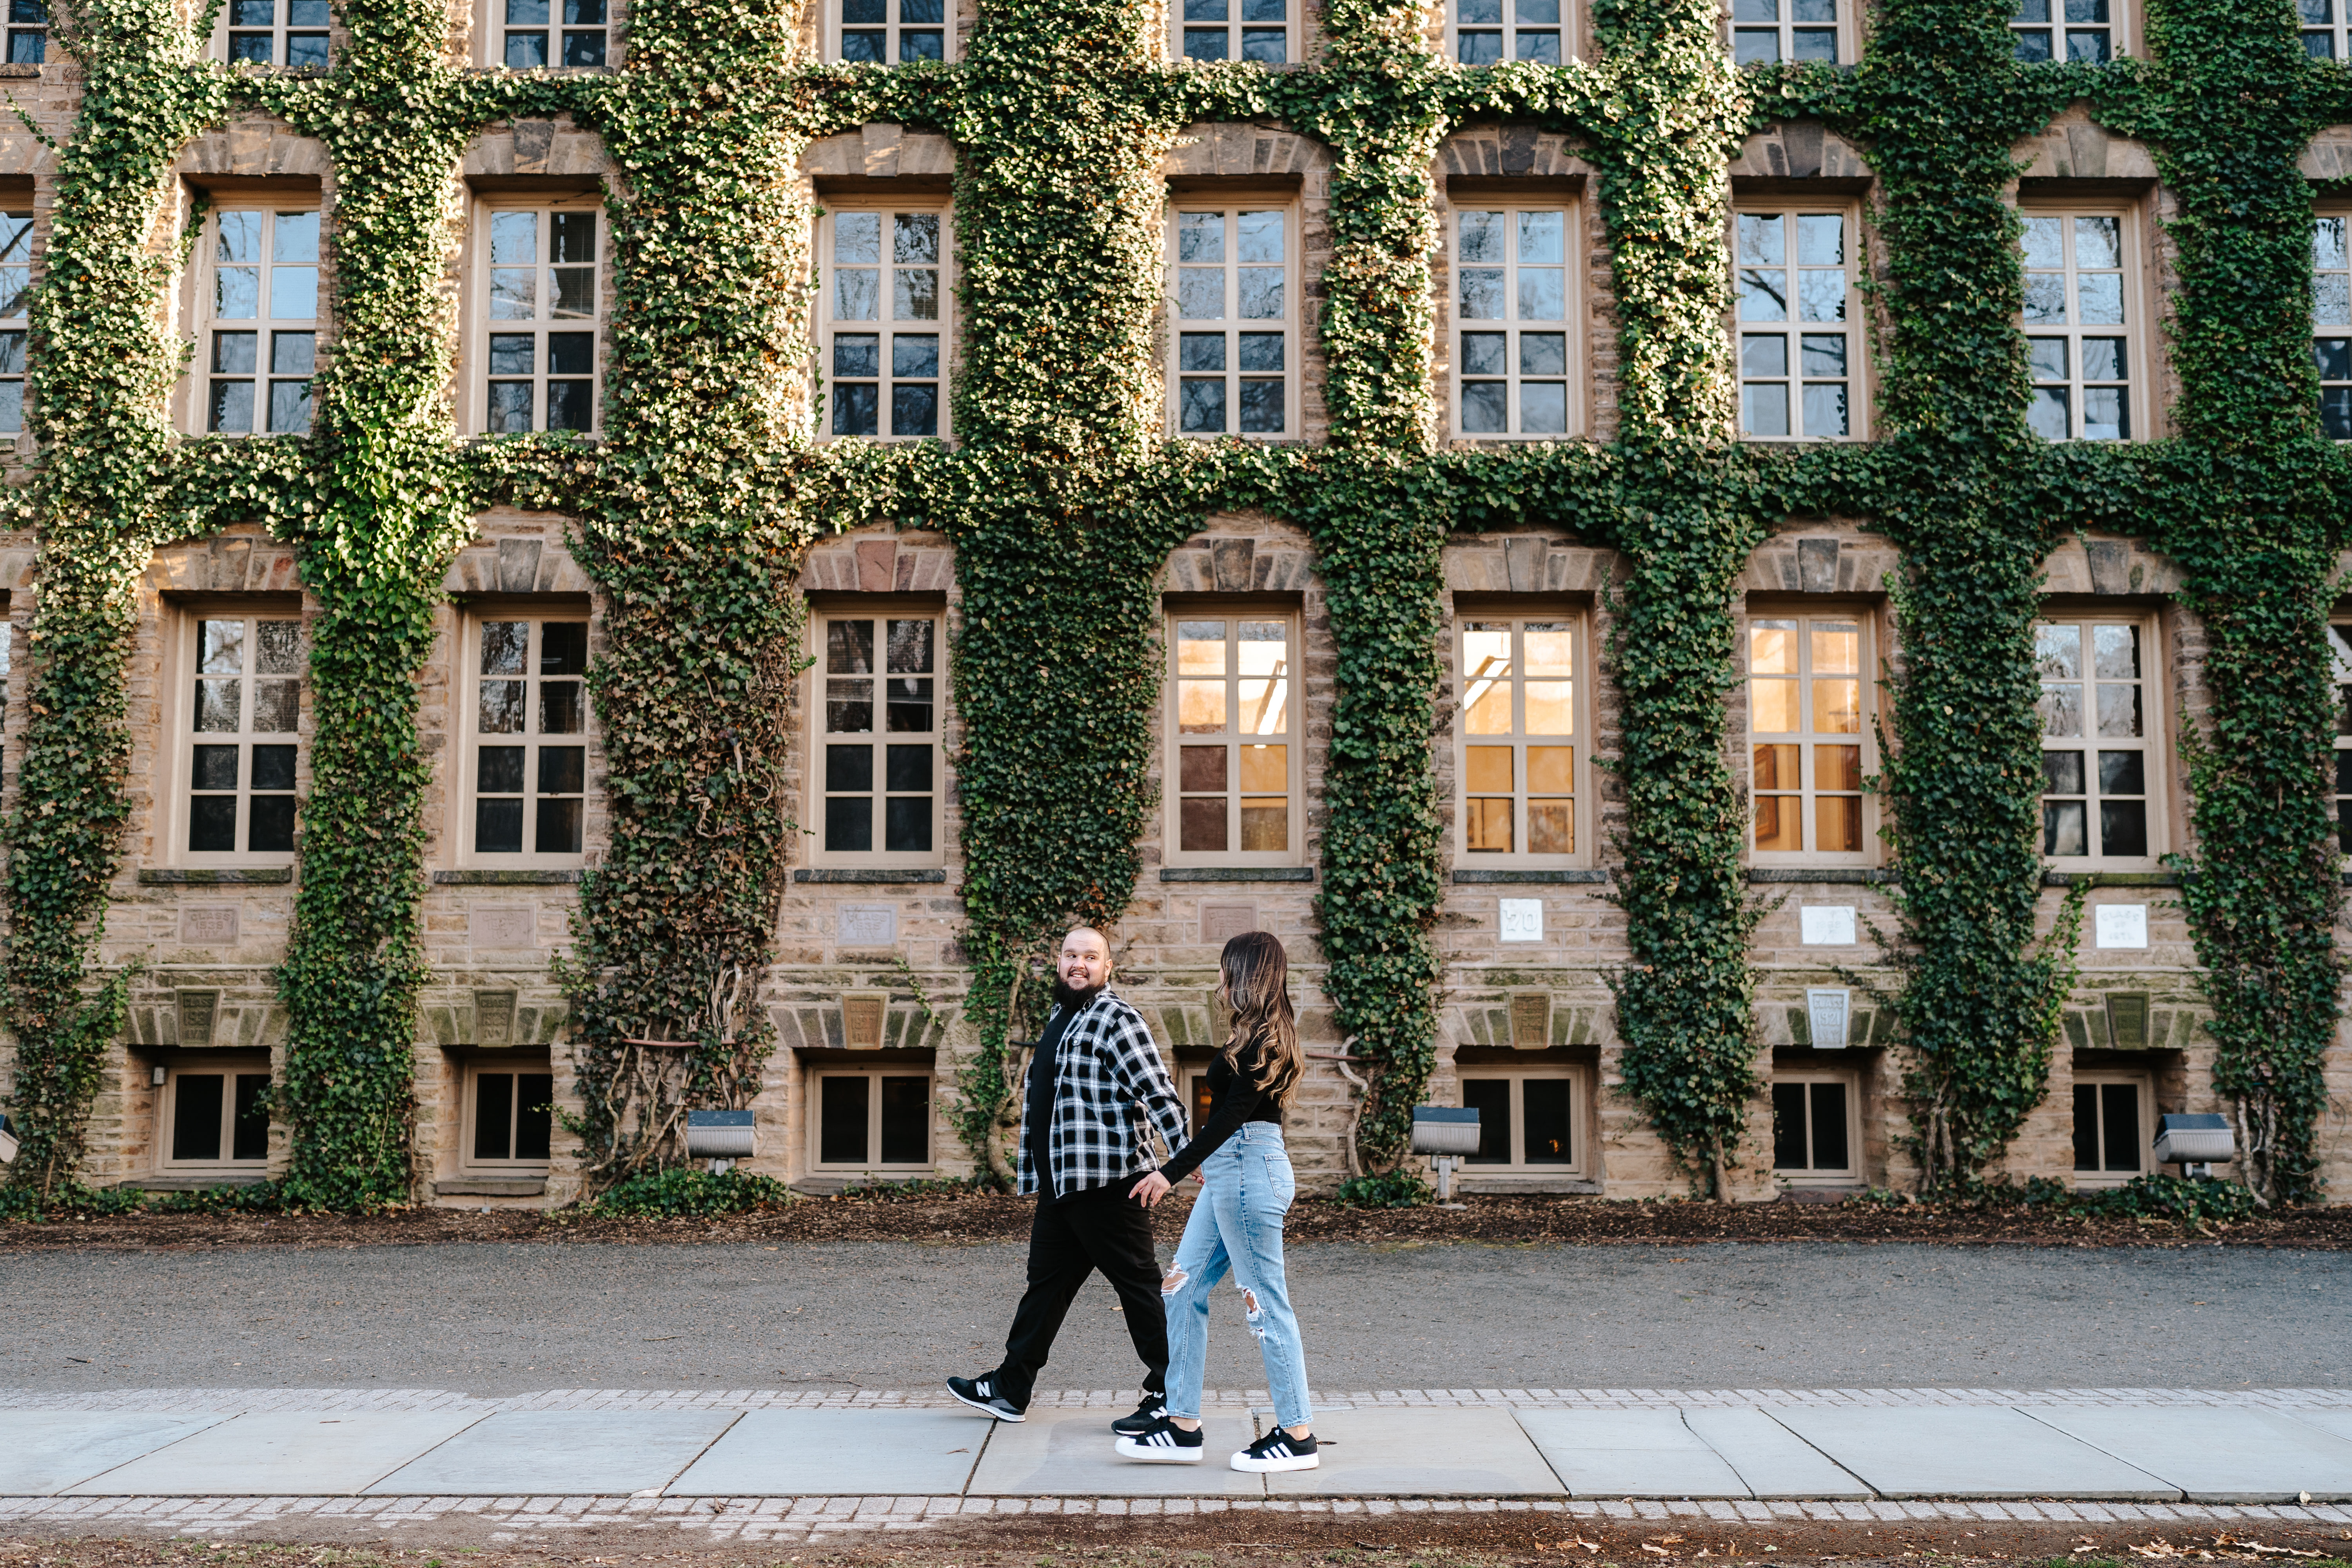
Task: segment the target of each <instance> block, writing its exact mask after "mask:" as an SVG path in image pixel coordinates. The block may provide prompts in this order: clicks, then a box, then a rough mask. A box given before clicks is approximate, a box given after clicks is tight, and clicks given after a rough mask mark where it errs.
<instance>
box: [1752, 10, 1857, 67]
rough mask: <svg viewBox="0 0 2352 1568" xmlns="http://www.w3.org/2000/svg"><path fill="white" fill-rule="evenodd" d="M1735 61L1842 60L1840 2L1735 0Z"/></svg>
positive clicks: (1759, 62) (1758, 62) (1753, 62)
mask: <svg viewBox="0 0 2352 1568" xmlns="http://www.w3.org/2000/svg"><path fill="white" fill-rule="evenodd" d="M1731 58H1732V59H1733V61H1734V62H1735V63H1737V64H1739V65H1743V66H1744V65H1754V64H1766V63H1769V62H1771V61H1775V60H1828V61H1831V62H1832V63H1834V62H1835V61H1836V60H1837V58H1838V0H1732V6H1731Z"/></svg>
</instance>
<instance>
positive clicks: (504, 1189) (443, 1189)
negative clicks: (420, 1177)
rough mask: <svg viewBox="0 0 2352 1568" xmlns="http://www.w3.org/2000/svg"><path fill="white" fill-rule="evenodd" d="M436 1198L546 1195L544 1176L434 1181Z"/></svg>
mask: <svg viewBox="0 0 2352 1568" xmlns="http://www.w3.org/2000/svg"><path fill="white" fill-rule="evenodd" d="M433 1195H434V1196H435V1197H436V1198H539V1197H545V1196H546V1195H547V1178H546V1177H545V1176H460V1177H458V1178H457V1180H456V1181H454V1182H436V1183H434V1184H433Z"/></svg>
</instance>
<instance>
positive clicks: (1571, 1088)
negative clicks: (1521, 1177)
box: [1460, 1067, 1581, 1176]
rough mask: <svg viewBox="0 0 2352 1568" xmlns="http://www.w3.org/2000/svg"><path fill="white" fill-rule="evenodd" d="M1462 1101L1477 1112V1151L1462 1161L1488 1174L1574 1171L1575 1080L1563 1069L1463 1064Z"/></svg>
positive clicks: (1576, 1162) (1576, 1163) (1576, 1157)
mask: <svg viewBox="0 0 2352 1568" xmlns="http://www.w3.org/2000/svg"><path fill="white" fill-rule="evenodd" d="M1460 1071H1461V1075H1462V1103H1463V1104H1464V1105H1465V1106H1467V1107H1469V1108H1471V1109H1473V1110H1476V1111H1477V1112H1478V1152H1476V1153H1475V1154H1472V1155H1470V1156H1469V1157H1467V1158H1466V1159H1465V1160H1464V1161H1463V1163H1464V1164H1465V1165H1467V1166H1470V1167H1472V1168H1473V1169H1481V1168H1483V1170H1484V1172H1485V1173H1489V1174H1500V1173H1506V1172H1510V1173H1517V1172H1524V1173H1528V1174H1529V1175H1545V1174H1550V1175H1562V1176H1565V1175H1573V1174H1576V1173H1578V1167H1579V1165H1580V1163H1581V1162H1580V1149H1579V1147H1578V1144H1579V1142H1580V1140H1579V1139H1578V1138H1577V1136H1576V1118H1577V1098H1578V1097H1577V1093H1576V1089H1577V1080H1576V1078H1575V1076H1574V1075H1573V1074H1572V1073H1570V1072H1568V1071H1565V1070H1563V1069H1561V1068H1487V1067H1465V1068H1461V1069H1460Z"/></svg>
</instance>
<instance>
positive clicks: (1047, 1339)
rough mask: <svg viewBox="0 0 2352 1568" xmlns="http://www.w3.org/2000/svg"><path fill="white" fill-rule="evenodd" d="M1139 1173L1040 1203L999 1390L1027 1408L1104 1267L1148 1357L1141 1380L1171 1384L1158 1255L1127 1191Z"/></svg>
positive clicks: (1156, 1385)
mask: <svg viewBox="0 0 2352 1568" xmlns="http://www.w3.org/2000/svg"><path fill="white" fill-rule="evenodd" d="M1136 1180H1137V1178H1136V1177H1133V1176H1129V1177H1126V1178H1124V1179H1122V1180H1119V1181H1116V1182H1113V1183H1111V1184H1109V1185H1108V1186H1101V1187H1088V1188H1087V1189H1085V1190H1084V1191H1082V1192H1076V1193H1072V1194H1070V1195H1069V1196H1067V1197H1066V1198H1063V1199H1061V1200H1059V1201H1058V1202H1055V1203H1050V1204H1049V1203H1042V1202H1041V1203H1040V1204H1038V1205H1037V1213H1036V1217H1035V1218H1034V1219H1033V1220H1032V1221H1031V1222H1030V1226H1029V1288H1028V1289H1026V1290H1025V1291H1024V1292H1023V1293H1022V1296H1021V1305H1020V1307H1019V1309H1018V1310H1015V1311H1014V1312H1013V1331H1012V1332H1011V1333H1010V1334H1008V1335H1006V1336H1005V1340H1004V1364H1003V1366H1001V1367H999V1368H998V1369H997V1373H996V1381H997V1388H998V1390H999V1391H1000V1392H1001V1393H1002V1394H1003V1395H1004V1397H1005V1398H1007V1399H1009V1400H1011V1401H1012V1402H1013V1404H1015V1405H1020V1406H1021V1407H1022V1408H1024V1409H1026V1408H1027V1407H1028V1405H1029V1396H1030V1394H1032V1392H1034V1389H1035V1388H1036V1384H1037V1373H1038V1369H1039V1368H1041V1367H1043V1366H1044V1365H1045V1356H1046V1353H1047V1352H1050V1351H1051V1350H1052V1349H1053V1348H1054V1336H1055V1334H1056V1333H1058V1332H1060V1331H1061V1328H1062V1319H1063V1317H1064V1315H1065V1314H1066V1313H1067V1312H1068V1311H1069V1310H1070V1303H1071V1301H1072V1300H1076V1297H1077V1294H1078V1288H1079V1287H1080V1286H1082V1285H1084V1284H1085V1283H1086V1282H1087V1275H1089V1274H1091V1273H1093V1272H1094V1271H1095V1270H1096V1269H1097V1268H1099V1269H1101V1270H1102V1272H1103V1278H1104V1279H1108V1280H1109V1281H1110V1287H1111V1289H1114V1290H1116V1291H1118V1304H1119V1309H1120V1315H1121V1316H1122V1317H1124V1318H1126V1320H1127V1333H1128V1337H1129V1339H1131V1340H1133V1341H1134V1342H1135V1353H1136V1354H1137V1355H1138V1356H1139V1357H1140V1358H1141V1359H1142V1362H1143V1386H1144V1387H1145V1388H1147V1389H1150V1390H1151V1391H1152V1392H1153V1393H1160V1392H1163V1391H1165V1390H1166V1388H1167V1387H1168V1317H1167V1314H1166V1313H1165V1311H1163V1310H1161V1308H1160V1258H1159V1255H1158V1254H1156V1253H1154V1252H1153V1251H1152V1249H1151V1215H1150V1211H1149V1210H1147V1209H1145V1208H1144V1206H1143V1205H1141V1204H1139V1203H1136V1202H1134V1201H1132V1200H1131V1199H1129V1197H1128V1195H1127V1190H1128V1188H1129V1187H1131V1186H1133V1185H1135V1183H1136Z"/></svg>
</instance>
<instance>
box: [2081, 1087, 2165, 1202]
mask: <svg viewBox="0 0 2352 1568" xmlns="http://www.w3.org/2000/svg"><path fill="white" fill-rule="evenodd" d="M2151 1087H2152V1086H2151V1084H2150V1083H2149V1080H2148V1079H2147V1075H2146V1074H2144V1073H2125V1072H2078V1073H2076V1074H2075V1075H2074V1184H2075V1185H2077V1186H2115V1185H2119V1184H2122V1183H2125V1182H2128V1181H2130V1180H2131V1179H2132V1178H2133V1177H2134V1176H2137V1175H2139V1174H2140V1173H2143V1172H2144V1171H2146V1170H2147V1152H2148V1151H2147V1142H2148V1141H2147V1137H2146V1136H2145V1135H2144V1134H2143V1133H2142V1131H2141V1130H2142V1129H2143V1128H2145V1127H2146V1126H2147V1124H2148V1116H2147V1104H2148V1101H2149V1100H2151V1099H2152V1098H2153V1097H2152V1096H2151V1095H2150V1093H2149V1089H2151Z"/></svg>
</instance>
